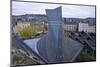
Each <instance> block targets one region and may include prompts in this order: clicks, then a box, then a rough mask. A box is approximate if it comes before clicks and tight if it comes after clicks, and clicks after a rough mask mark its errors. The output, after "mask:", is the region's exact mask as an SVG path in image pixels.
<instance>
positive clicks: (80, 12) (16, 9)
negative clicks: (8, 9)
mask: <svg viewBox="0 0 100 67" xmlns="http://www.w3.org/2000/svg"><path fill="white" fill-rule="evenodd" d="M58 6H62V16H63V17H73V18H87V17H95V7H94V6H79V5H61V4H46V3H33V2H32V3H30V2H12V15H23V14H46V12H45V9H54V8H57V7H58Z"/></svg>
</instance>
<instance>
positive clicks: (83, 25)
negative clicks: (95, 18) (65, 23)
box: [78, 22, 88, 32]
mask: <svg viewBox="0 0 100 67" xmlns="http://www.w3.org/2000/svg"><path fill="white" fill-rule="evenodd" d="M78 31H79V32H82V31H84V32H87V31H88V23H81V22H80V23H79V25H78Z"/></svg>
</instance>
